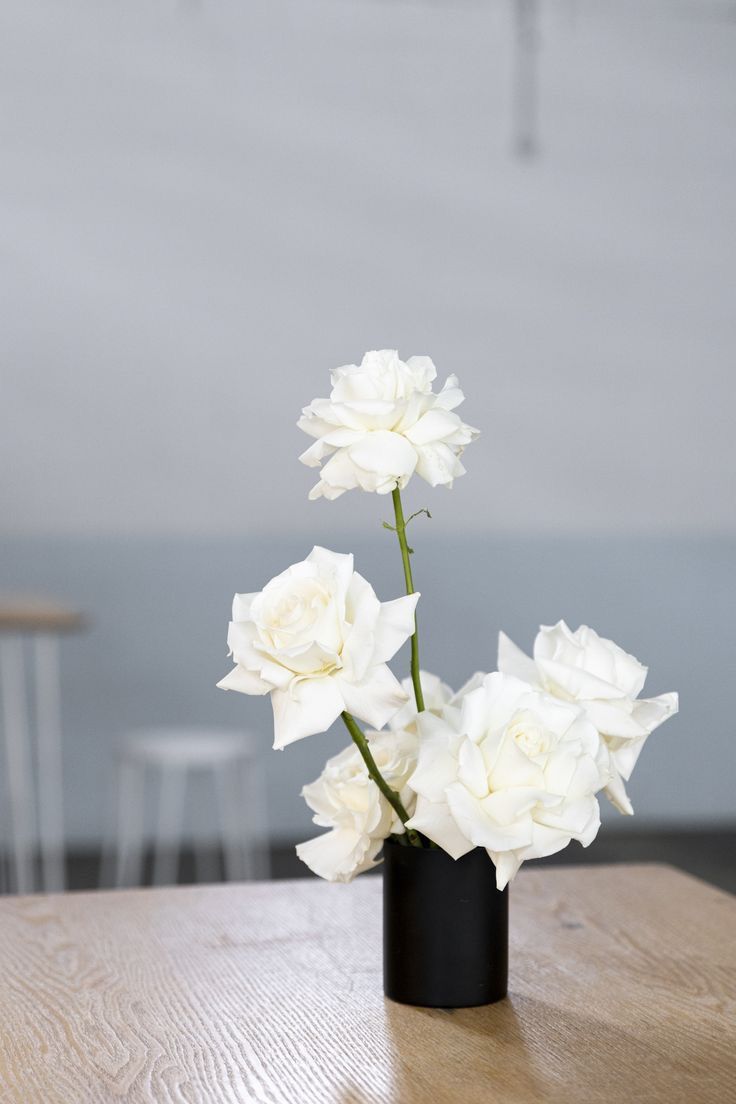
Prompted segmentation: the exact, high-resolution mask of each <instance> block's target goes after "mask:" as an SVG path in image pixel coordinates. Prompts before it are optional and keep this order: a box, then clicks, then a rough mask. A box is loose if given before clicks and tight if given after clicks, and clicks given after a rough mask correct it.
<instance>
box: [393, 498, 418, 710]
mask: <svg viewBox="0 0 736 1104" xmlns="http://www.w3.org/2000/svg"><path fill="white" fill-rule="evenodd" d="M392 497H393V500H394V515H395V517H396V536H397V537H398V538H399V547H400V548H401V562H402V563H403V565H404V579H405V580H406V593H407V594H414V590H415V588H414V580H413V579H412V577H411V559H410V556H411V551H410V549H409V545H408V544H407V542H406V522H405V521H404V508H403V506H402V505H401V491H400V490H399V488H398V487H394V489H393V491H392ZM411 681H412V682H413V683H414V697H415V698H416V703H417V711H418V712H419V713H421V712H423V710H424V694H423V693H422V682H421V679H420V677H419V630H418V628H417V615H416V612H415V614H414V634H413V636H412V638H411Z"/></svg>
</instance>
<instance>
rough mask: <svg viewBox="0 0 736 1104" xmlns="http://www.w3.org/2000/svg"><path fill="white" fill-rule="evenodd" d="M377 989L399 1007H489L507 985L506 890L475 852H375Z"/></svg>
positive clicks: (390, 847)
mask: <svg viewBox="0 0 736 1104" xmlns="http://www.w3.org/2000/svg"><path fill="white" fill-rule="evenodd" d="M383 857H384V863H383V988H384V992H385V993H386V996H387V997H390V998H391V1000H395V1001H399V1002H400V1003H401V1004H416V1005H421V1006H423V1007H425V1008H468V1007H471V1006H473V1005H478V1004H493V1002H494V1001H498V1000H501V999H502V998H503V997H505V996H506V991H507V986H508V941H509V899H508V887H507V888H506V889H504V890H503V891H499V890H498V889H496V869H495V867H494V865H493V863H492V862H491V860H490V859H489V858H488V855H487V854H486V852H485V851H484V850H483V849H482V848H476V849H475V851H470V852H469V853H468V854H467V855H464V856H463V857H462V858H461V859H457V860H455V859H452V858H450V856H449V855H448V854H447V852H445V851H441V850H439V849H435V848H421V849H420V848H418V847H407V846H404V845H403V844H400V843H396V842H395V841H394V840H392V839H388V840H386V843H385V846H384V849H383Z"/></svg>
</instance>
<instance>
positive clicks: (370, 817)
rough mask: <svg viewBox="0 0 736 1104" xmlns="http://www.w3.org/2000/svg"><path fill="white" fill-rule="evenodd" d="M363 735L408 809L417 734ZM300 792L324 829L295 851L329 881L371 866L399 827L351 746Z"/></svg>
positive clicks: (346, 877)
mask: <svg viewBox="0 0 736 1104" xmlns="http://www.w3.org/2000/svg"><path fill="white" fill-rule="evenodd" d="M368 737H369V744H370V749H371V753H372V755H373V758H374V759H375V761H376V765H377V766H378V769H379V771H380V772H381V774H382V775H383V777H384V778H385V780H386V782H387V783H388V784H389V786H390V787H391V788H392V789H394V790H396V791H397V792H398V794H399V796H400V797H401V800H402V802H403V803H404V807H405V808H406V810H407V812H409V813H411V812H413V809H414V803H415V801H416V795H415V794H414V792H413V791H412V790H409V789H408V788H407V785H406V783H407V779H408V778H409V775H410V774H411V773H412V771H413V770H414V767H415V766H416V743H417V737H416V736H415V735H414V734H412V733H408V732H372V733H369V734H368ZM302 796H303V797H304V798H305V800H306V802H307V804H308V805H309V807H310V809H313V810H314V813H315V816H314V818H313V819H314V823H315V824H318V825H320V827H322V828H329V829H330V831H329V832H325V833H323V834H322V835H321V836H317V837H316V838H315V839H311V840H307V842H306V843H300V844H299V845H298V846H297V849H296V853H297V855H298V856H299V858H300V859H301V860H302V862H304V863H306V864H307V866H308V867H309V869H310V870H312V871H314V873H315V874H318V875H319V876H320V878H326V879H327V880H328V881H330V882H349V881H351V880H352V879H353V878H354V877H355V875H356V874H362V873H363V871H364V870H369V869H370V867H372V866H376V865H377V864H376V861H375V859H376V855H377V854H378V852H379V851H380V850H381V848H382V846H383V841H384V840H385V839H386V837H387V836H388V835H390V834H392V833H393V834H396V835H401V834H402V833H403V831H404V826H403V824H402V823H401V821H400V820H399V818H398V817H397V815H396V813H395V812H394V810H393V809H392V808H391V806H390V805H389V803H388V801H387V800H386V798H385V797H384V796H383V794H382V793H381V791H380V790H379V789H378V786H376V784H375V782H374V781H373V779H372V778H371V777H370V775H369V774H368V770H367V768H366V765H365V763H364V762H363V758H362V756H361V754H360V752H359V751H358V749H357V747H356V746H355V745H354V744H352V745H351V746H350V747H347V748H345V750H344V751H341V752H340V754H339V755H336V756H334V758H332V759H330V760H328V762H327V765H326V766H325V769H324V771H323V772H322V774H321V776H320V777H319V778H318V779H317V781H316V782H312V783H311V784H310V785H308V786H305V787H304V789H303V790H302Z"/></svg>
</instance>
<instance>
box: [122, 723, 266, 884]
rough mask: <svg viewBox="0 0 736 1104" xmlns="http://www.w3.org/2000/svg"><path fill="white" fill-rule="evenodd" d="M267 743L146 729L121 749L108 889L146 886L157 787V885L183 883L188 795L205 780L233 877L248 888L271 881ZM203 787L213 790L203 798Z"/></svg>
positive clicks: (197, 731) (212, 731)
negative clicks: (254, 880) (150, 804)
mask: <svg viewBox="0 0 736 1104" xmlns="http://www.w3.org/2000/svg"><path fill="white" fill-rule="evenodd" d="M262 749H265V743H264V740H263V739H262V738H259V737H258V736H257V735H256V734H255V733H249V732H243V731H237V730H233V729H223V728H201V727H196V726H195V727H187V726H186V725H167V726H165V727H153V728H140V729H135V730H133V731H131V732H128V733H127V735H126V736H125V737H124V738H123V740H122V742H121V743H120V745H119V746H118V752H117V769H118V775H117V782H118V802H117V805H118V809H117V834H116V841H115V847H114V851H113V850H112V849H111V850H110V853H109V861H108V863H107V875H106V876H105V875H103V881H105V882H109V881H110V880H113V879H112V878H111V875H112V867H113V865H114V871H115V873H114V884H116V885H119V886H120V885H140V884H141V881H142V876H143V871H144V824H145V823H146V822H147V821H148V820H149V817H147V816H146V795H147V794H148V796H149V798H150V797H151V796H152V795H153V791H152V788H151V784H152V783H156V784H157V785H156V789H155V794H156V796H155V805H154V808H153V809H152V811H155V814H156V816H155V832H154V836H153V873H152V877H153V883H154V885H171V884H172V883H173V882H175V881H176V877H177V872H178V867H179V857H180V852H181V845H182V842H183V831H184V828H185V821H186V813H187V790H188V789H190V787H191V785H192V783H193V782H194V779H195V776H196V778H197V779H198V783H197V784H198V786H199V790H200V793H199V797H198V799H197V804H198V803H199V798H201V797H202V796H205V794H206V789H207V788H209V790H210V791H212V798H213V799H214V801H213V806H212V825H213V827H214V826H215V825H218V827H219V840H220V845H221V846H220V851H221V854H222V856H223V861H224V870H225V876H226V878H227V879H228V880H229V881H240V880H243V879H246V878H250V877H253V876H254V875H259V874H260V875H261V876H267V874H268V850H267V842H266V840H267V836H266V828H265V819H266V816H265V807H264V778H263V772H262V761H261V755H260V752H261V750H262ZM202 784H204V786H205V790H202ZM193 845H194V858H195V866H197V867H198V871H199V873H198V875H197V876H198V880H200V881H205V880H212V879H211V878H208V877H205V875H204V870H205V865H206V864H205V857H206V855H205V851H204V848H203V846H201V845H202V840H201V839H200V840H199V842H198V841H197V838H196V836H195V838H194V840H193ZM200 873H201V875H202V876H201V877H200V876H199V875H200Z"/></svg>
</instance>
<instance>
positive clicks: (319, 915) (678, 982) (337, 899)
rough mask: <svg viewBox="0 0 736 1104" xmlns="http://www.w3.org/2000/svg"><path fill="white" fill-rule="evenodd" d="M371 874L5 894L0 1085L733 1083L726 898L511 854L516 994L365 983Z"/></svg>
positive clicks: (226, 1090)
mask: <svg viewBox="0 0 736 1104" xmlns="http://www.w3.org/2000/svg"><path fill="white" fill-rule="evenodd" d="M380 892H381V882H380V878H364V879H363V880H362V881H361V880H358V881H357V882H355V883H354V884H352V885H350V886H337V885H335V886H332V885H326V884H324V883H321V882H316V881H301V882H279V883H271V884H267V883H263V884H251V885H243V886H239V885H229V886H211V887H210V886H207V887H193V888H172V889H158V890H149V889H146V890H129V891H122V892H107V893H79V894H66V895H59V896H52V897H25V898H5V899H3V900H2V901H0V1016H1V1017H2V1019H1V1021H0V1023H1V1026H0V1031H1V1032H2V1051H1V1053H0V1100H1V1101H2V1102H3V1104H4V1102H11V1101H12V1102H16V1101H17V1102H19V1104H35V1102H38V1104H56V1102H58V1104H84V1102H88V1101H89V1102H95V1104H97V1102H108V1101H109V1102H113V1101H120V1100H124V1101H146V1102H148V1101H154V1102H156V1104H163V1102H168V1101H177V1102H178V1101H181V1102H185V1101H186V1102H189V1104H192V1102H197V1104H199V1102H202V1104H220V1102H238V1104H243V1102H248V1104H250V1102H251V1101H252V1102H254V1104H256V1102H258V1104H383V1102H388V1101H391V1102H399V1104H425V1102H429V1104H455V1102H458V1104H461V1102H462V1104H495V1102H499V1104H501V1102H503V1104H535V1102H538V1101H565V1102H566V1104H578V1102H580V1104H603V1102H605V1104H608V1102H612V1104H613V1102H624V1104H650V1102H659V1101H661V1102H663V1104H664V1102H666V1104H677V1102H680V1101H681V1102H682V1104H709V1102H711V1101H713V1102H716V1101H717V1102H718V1104H726V1102H729V1101H734V1100H736V1021H735V999H734V998H735V993H736V949H735V946H734V937H735V935H736V898H733V897H731V896H729V895H728V894H725V893H723V892H721V891H720V890H716V889H713V888H711V887H710V886H707V885H706V884H704V883H702V882H699V881H698V880H696V879H694V878H690V877H688V876H686V875H684V874H680V873H678V872H676V871H674V870H672V869H669V868H667V867H661V866H635V867H632V866H615V867H614V866H609V867H600V866H597V867H568V868H564V867H563V868H557V869H550V870H530V871H523V872H522V873H521V875H520V876H519V877H518V878H517V880H516V882H515V883H514V885H513V887H512V897H511V902H512V903H511V930H512V948H511V987H510V988H511V992H510V997H509V999H508V1000H506V1001H503V1002H502V1003H500V1004H497V1005H493V1006H490V1007H487V1008H478V1009H464V1010H460V1011H455V1012H446V1011H441V1010H426V1009H417V1008H409V1007H405V1006H402V1005H397V1004H392V1003H391V1002H389V1001H386V1000H385V999H384V997H383V995H382V992H381V973H380V971H381V932H380Z"/></svg>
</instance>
